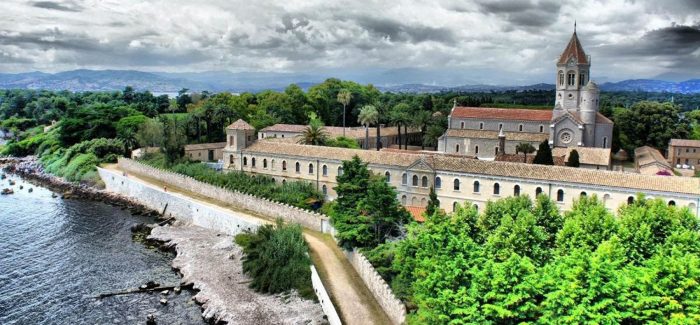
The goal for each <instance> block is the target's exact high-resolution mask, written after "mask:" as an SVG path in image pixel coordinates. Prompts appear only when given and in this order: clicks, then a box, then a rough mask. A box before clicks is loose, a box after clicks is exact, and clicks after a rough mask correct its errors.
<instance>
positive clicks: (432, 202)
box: [425, 186, 440, 216]
mask: <svg viewBox="0 0 700 325" xmlns="http://www.w3.org/2000/svg"><path fill="white" fill-rule="evenodd" d="M439 209H440V200H438V198H437V194H435V189H434V188H433V187H432V186H431V187H430V195H429V196H428V206H427V207H425V215H427V216H432V215H433V214H435V211H438V210H439Z"/></svg>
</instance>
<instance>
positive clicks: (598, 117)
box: [595, 113, 613, 124]
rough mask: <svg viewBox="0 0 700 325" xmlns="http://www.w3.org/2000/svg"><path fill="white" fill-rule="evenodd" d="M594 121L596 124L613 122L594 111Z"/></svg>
mask: <svg viewBox="0 0 700 325" xmlns="http://www.w3.org/2000/svg"><path fill="white" fill-rule="evenodd" d="M595 122H596V123H598V124H613V121H611V120H610V119H609V118H607V117H605V115H603V114H600V113H596V116H595Z"/></svg>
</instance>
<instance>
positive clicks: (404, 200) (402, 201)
mask: <svg viewBox="0 0 700 325" xmlns="http://www.w3.org/2000/svg"><path fill="white" fill-rule="evenodd" d="M401 204H403V205H406V196H405V195H402V196H401Z"/></svg>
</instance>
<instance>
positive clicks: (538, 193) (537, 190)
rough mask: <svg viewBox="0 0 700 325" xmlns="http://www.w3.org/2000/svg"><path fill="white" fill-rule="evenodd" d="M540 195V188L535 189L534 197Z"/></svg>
mask: <svg viewBox="0 0 700 325" xmlns="http://www.w3.org/2000/svg"><path fill="white" fill-rule="evenodd" d="M540 194H542V188H541V187H537V188H536V189H535V197H537V196H538V195H540Z"/></svg>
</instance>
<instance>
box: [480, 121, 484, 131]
mask: <svg viewBox="0 0 700 325" xmlns="http://www.w3.org/2000/svg"><path fill="white" fill-rule="evenodd" d="M483 129H484V122H481V123H479V130H483Z"/></svg>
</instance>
